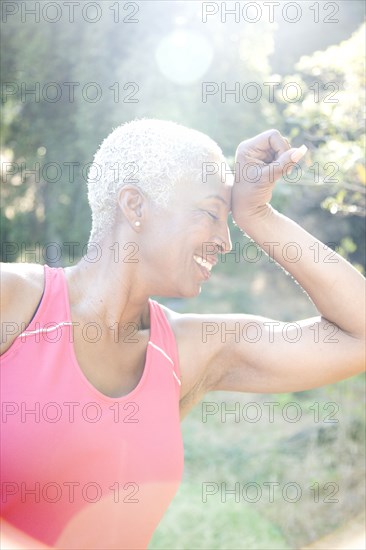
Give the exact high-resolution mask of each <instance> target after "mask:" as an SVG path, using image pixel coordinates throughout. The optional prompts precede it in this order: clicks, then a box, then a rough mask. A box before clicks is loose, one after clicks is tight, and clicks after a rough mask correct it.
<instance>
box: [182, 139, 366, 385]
mask: <svg viewBox="0 0 366 550" xmlns="http://www.w3.org/2000/svg"><path fill="white" fill-rule="evenodd" d="M305 152H306V148H300V149H291V148H290V145H289V143H288V142H287V140H285V139H284V138H283V137H282V136H281V135H280V134H279V132H277V131H274V130H270V131H268V132H265V133H263V134H260V135H259V136H256V137H255V138H253V139H252V140H248V141H245V142H243V143H241V144H240V145H239V147H238V150H237V154H236V178H235V183H234V188H233V193H232V215H233V219H234V221H235V222H236V224H237V225H238V226H239V227H240V228H241V229H242V230H243V231H244V232H245V233H247V234H248V235H249V236H250V237H251V238H252V239H253V240H254V241H255V242H256V243H257V244H258V245H259V246H261V247H262V248H263V249H264V250H265V251H266V252H267V253H268V254H269V255H270V256H271V257H272V258H274V259H275V260H276V261H277V262H278V263H279V264H280V265H281V266H282V267H283V268H284V269H285V270H286V271H287V272H288V273H290V274H291V275H292V276H293V277H294V278H295V279H296V280H297V281H298V282H299V284H300V285H301V286H302V287H303V288H304V289H305V290H306V292H307V293H308V295H309V296H310V298H311V300H312V301H313V302H314V304H315V306H316V307H317V309H318V311H319V317H314V318H312V319H306V320H300V321H298V322H296V323H292V324H289V323H283V322H280V321H277V320H272V319H266V318H263V317H256V316H252V315H221V316H216V315H215V316H197V317H196V318H195V320H194V321H193V319H192V321H193V322H194V323H196V331H197V333H198V332H201V340H202V347H204V346H205V345H206V347H207V350H208V348H209V351H207V353H209V354H210V362H209V363H210V364H209V366H208V373H209V374H208V376H207V387H208V389H214V390H233V391H252V392H268V393H272V392H273V393H274V392H288V391H302V390H306V389H310V388H313V387H317V386H321V385H325V384H330V383H333V382H336V381H338V380H341V379H343V378H347V377H350V376H353V375H355V374H357V373H360V372H362V371H363V370H364V368H365V303H366V300H365V279H364V278H363V277H362V275H361V274H360V273H358V272H357V271H356V270H355V269H354V268H353V267H352V266H351V265H350V264H349V263H348V262H347V261H345V260H344V259H343V258H341V257H340V256H339V255H338V254H336V253H335V252H334V251H332V250H331V249H329V248H328V247H327V246H325V245H324V244H323V243H321V242H320V241H318V240H317V239H316V238H315V237H313V236H312V235H310V234H309V233H308V232H307V231H305V230H304V229H302V228H301V227H300V226H299V225H298V224H296V223H295V222H293V221H292V220H290V219H289V218H287V217H286V216H283V215H281V214H280V213H278V212H277V211H276V210H274V209H273V208H272V207H271V206H270V205H269V201H270V199H271V196H272V190H273V187H274V184H275V181H276V180H277V179H278V178H279V177H280V176H281V175H282V173H283V171H284V170H286V169H288V168H290V167H291V165H293V164H294V162H296V161H298V160H299V159H300V158H301V157H302V156H303V154H304V153H305ZM243 174H245V175H246V178H247V179H245V178H244V177H243ZM258 174H259V176H260V177H259V178H258V177H257V176H258ZM284 299H285V297H284ZM198 317H199V318H200V319H198Z"/></svg>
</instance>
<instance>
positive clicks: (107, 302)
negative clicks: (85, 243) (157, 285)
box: [65, 241, 149, 328]
mask: <svg viewBox="0 0 366 550" xmlns="http://www.w3.org/2000/svg"><path fill="white" fill-rule="evenodd" d="M117 244H118V241H116V242H115V243H114V244H113V245H111V244H110V243H108V244H106V243H103V244H102V245H100V247H99V246H97V247H95V248H94V249H93V254H92V253H91V252H90V254H88V256H85V257H84V258H82V259H81V260H80V261H79V263H78V264H77V265H75V266H72V267H69V268H66V269H65V273H66V278H67V282H68V288H69V297H70V307H71V308H72V310H73V311H74V312H76V314H77V316H78V317H81V318H83V319H84V320H86V321H87V320H88V321H89V322H92V321H94V322H98V323H99V324H103V325H104V326H109V327H110V326H115V324H116V323H118V325H117V326H119V327H122V326H124V325H126V324H127V323H134V324H135V325H137V326H138V327H139V328H146V327H147V326H149V306H148V299H149V292H148V289H147V288H146V286H145V285H144V283H143V281H142V280H141V277H140V276H139V267H140V266H139V262H132V261H128V259H130V260H133V247H131V248H127V249H123V246H119V249H120V250H119V251H118V250H117ZM131 244H133V243H131ZM95 249H97V250H98V251H99V255H98V260H97V261H91V260H90V258H92V257H94V250H95ZM118 252H119V257H118ZM121 252H122V253H123V255H122V254H121ZM128 256H129V258H128ZM140 271H141V268H140Z"/></svg>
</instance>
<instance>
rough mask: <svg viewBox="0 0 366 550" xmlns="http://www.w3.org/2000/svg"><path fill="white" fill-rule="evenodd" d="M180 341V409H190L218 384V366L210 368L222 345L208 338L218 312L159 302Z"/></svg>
mask: <svg viewBox="0 0 366 550" xmlns="http://www.w3.org/2000/svg"><path fill="white" fill-rule="evenodd" d="M160 305H161V307H162V308H163V310H164V313H165V315H166V317H167V319H168V322H169V324H170V326H171V327H172V330H173V332H174V335H175V339H176V342H177V348H178V355H179V367H180V373H181V381H182V387H181V408H182V407H183V409H184V414H186V412H188V410H189V409H191V408H192V407H193V406H194V405H195V404H196V403H197V402H198V401H200V399H202V398H203V396H204V395H205V393H207V392H208V391H210V390H211V389H212V388H213V387H214V386H215V384H216V382H217V380H216V377H217V375H218V370H217V369H211V368H210V365H212V364H213V363H214V362H215V358H217V357H218V355H219V352H220V349H221V347H222V345H221V341H220V339H218V338H215V339H211V340H209V339H207V338H205V331H206V330H207V327H206V325H207V323H210V322H216V321H217V316H216V315H206V314H205V315H201V314H195V313H177V312H176V311H173V310H171V309H169V308H167V307H166V306H163V305H162V304H160Z"/></svg>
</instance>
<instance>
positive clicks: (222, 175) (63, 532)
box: [1, 120, 365, 549]
mask: <svg viewBox="0 0 366 550" xmlns="http://www.w3.org/2000/svg"><path fill="white" fill-rule="evenodd" d="M305 151H306V148H304V147H300V148H299V149H296V148H291V147H290V145H289V143H288V141H287V140H286V139H285V138H283V137H282V136H281V135H280V134H279V132H277V131H276V130H269V131H267V132H264V133H262V134H260V135H258V136H256V137H254V138H253V139H249V140H247V141H244V142H242V143H241V144H240V145H239V147H238V149H237V152H236V159H235V177H234V178H233V176H232V174H231V173H230V170H229V168H228V166H227V164H226V162H225V159H224V157H223V155H222V152H221V150H220V149H219V147H218V146H217V145H216V143H214V142H213V141H212V140H211V139H210V138H208V137H207V136H205V135H203V134H201V133H200V132H197V131H194V130H190V129H187V128H184V127H183V126H179V125H177V124H174V123H172V122H164V121H158V120H137V121H133V122H131V123H128V124H125V125H122V126H120V127H119V128H117V129H116V130H114V132H112V133H111V134H110V136H108V138H107V139H106V140H105V141H104V142H103V143H102V145H101V147H100V149H99V151H98V152H97V154H96V156H95V165H94V167H92V169H91V171H90V176H89V182H88V197H89V203H90V206H91V209H92V215H93V225H92V231H91V235H90V243H89V249H88V253H87V254H86V255H85V257H84V258H82V259H81V260H80V262H79V263H78V264H77V265H75V266H73V267H70V268H66V269H61V268H60V269H51V268H48V267H47V266H45V267H41V266H38V265H19V264H16V265H4V267H3V276H2V285H3V289H2V292H3V296H4V299H3V304H2V306H3V311H2V318H3V323H4V327H5V330H3V334H5V335H6V338H5V341H4V342H3V347H2V353H3V361H2V362H3V365H2V370H1V373H2V391H3V396H2V400H3V415H2V416H3V418H2V420H3V426H2V438H3V441H2V443H3V445H2V448H3V456H2V465H3V486H2V491H3V496H2V516H3V517H4V518H5V520H6V521H7V522H8V523H7V524H6V525H7V527H6V528H5V531H4V532H5V534H6V532H7V529H8V530H9V532H10V535H9V536H14V527H15V528H17V529H19V530H20V531H21V532H23V534H22V535H21V536H23V537H24V536H26V535H29V536H31V537H34V538H35V539H36V540H40V541H41V542H42V543H44V544H46V545H49V546H56V547H60V548H80V549H81V548H129V549H131V548H146V546H147V545H148V542H149V540H150V538H151V535H152V533H153V531H154V529H155V527H156V525H157V524H158V522H159V521H160V519H161V517H162V515H163V513H164V511H165V510H166V508H167V506H168V504H169V502H170V501H171V499H172V498H173V496H174V494H175V491H176V490H177V487H178V485H179V481H180V478H181V475H182V469H183V448H182V440H181V434H180V428H179V418H180V417H182V416H184V415H185V414H186V413H187V412H188V411H189V410H190V409H191V408H192V407H193V405H194V404H195V403H197V402H198V401H200V400H201V399H202V397H203V396H204V394H205V393H206V392H209V391H213V390H232V391H243V392H256V393H257V392H258V393H259V392H265V393H276V392H293V391H302V390H306V389H309V388H314V387H316V386H321V385H324V384H330V383H333V382H336V381H337V380H341V379H343V378H346V377H349V376H353V375H355V374H357V373H359V372H361V371H362V370H363V352H364V344H365V315H364V311H363V310H362V308H363V304H364V303H365V300H364V299H363V300H362V299H361V297H362V296H364V292H365V288H364V279H363V277H362V276H361V275H360V274H359V273H358V272H357V271H356V270H355V269H354V268H353V267H352V266H351V265H350V264H349V263H347V262H346V261H345V260H344V259H342V258H341V257H340V256H338V255H335V256H334V257H335V258H336V260H337V261H336V263H334V262H333V263H331V264H330V263H327V261H326V259H327V257H328V256H329V252H330V251H329V249H328V248H327V247H326V246H325V245H323V244H322V243H319V241H317V240H316V239H315V238H314V237H312V236H311V235H310V234H308V233H307V232H306V231H304V230H303V229H302V228H301V227H299V226H298V225H297V224H296V223H294V222H293V221H291V220H290V219H288V218H286V217H285V216H283V215H281V214H279V213H278V212H277V211H275V210H274V209H273V208H272V207H271V206H270V205H269V201H270V199H271V194H272V189H273V186H274V183H275V181H276V180H277V179H278V178H279V177H280V176H281V174H282V173H283V172H284V171H285V170H289V169H291V167H292V166H294V164H295V163H296V162H298V161H299V160H300V158H301V157H302V156H303V155H304V153H305ZM230 212H231V213H232V216H233V219H234V221H235V223H236V224H237V225H238V226H239V227H240V229H242V230H243V231H245V232H246V233H247V234H248V235H249V236H250V237H251V238H252V239H253V240H254V241H255V242H256V243H257V244H258V245H259V246H261V247H262V248H263V249H264V250H265V251H266V252H267V253H268V254H269V255H270V256H272V257H273V258H274V259H275V260H276V261H277V262H278V263H279V264H280V265H281V266H282V267H283V268H284V269H285V270H286V271H287V272H289V273H290V274H291V275H292V276H293V277H295V279H296V280H297V281H298V282H299V284H300V285H301V286H302V287H303V288H304V289H305V290H306V292H307V293H308V294H309V296H310V298H311V299H312V300H313V302H314V304H315V305H316V307H317V308H318V311H319V317H317V318H312V319H306V320H303V321H299V322H298V323H297V326H296V325H295V324H294V325H293V327H292V329H291V328H288V327H287V330H286V335H285V336H284V333H283V331H282V328H283V323H280V322H274V321H270V320H269V319H265V318H263V317H256V316H252V315H244V314H243V315H197V314H184V315H181V314H178V313H176V312H174V311H172V310H170V309H168V308H166V307H163V306H161V305H159V304H158V303H157V302H156V301H154V300H151V299H150V298H149V297H150V296H152V295H158V296H171V297H192V296H196V295H197V294H198V293H199V292H200V289H201V285H202V283H203V282H204V281H206V280H208V278H209V277H210V272H211V270H212V268H213V267H214V265H215V263H216V262H217V261H218V254H224V253H228V252H230V249H231V241H230V234H229V230H228V225H227V217H228V214H229V213H230ZM294 243H295V244H296V250H297V251H299V250H300V253H297V254H296V261H294V256H293V254H291V252H290V249H289V247H291V246H294ZM314 247H317V248H316V249H317V251H318V255H317V257H316V256H315V255H314ZM284 250H286V254H284V253H283V251H284ZM330 327H331V329H332V331H333V332H332V335H333V338H331V339H330V338H329V328H330ZM253 330H254V331H255V345H253V338H248V337H247V338H243V337H242V336H243V334H246V335H247V336H248V334H250V333H251V332H250V331H253ZM299 330H300V334H299ZM258 334H259V338H258ZM315 336H316V337H315ZM325 341H326V344H325ZM9 524H10V525H9ZM12 530H13V531H12ZM11 531H12V532H11ZM18 535H19V533H18ZM24 540H26V539H24ZM22 544H24V547H30V546H29V545H31V542H30V540H27V542H24V541H23V543H22ZM34 544H36V545H38V546H35V547H39V543H38V542H37V543H34ZM27 545H28V546H27Z"/></svg>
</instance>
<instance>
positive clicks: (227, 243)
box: [215, 221, 233, 254]
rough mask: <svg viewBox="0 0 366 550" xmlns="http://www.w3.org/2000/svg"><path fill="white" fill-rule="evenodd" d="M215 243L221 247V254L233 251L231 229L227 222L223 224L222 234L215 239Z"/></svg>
mask: <svg viewBox="0 0 366 550" xmlns="http://www.w3.org/2000/svg"><path fill="white" fill-rule="evenodd" d="M215 242H216V244H217V245H218V247H219V251H220V254H228V252H231V250H232V249H233V244H232V242H231V237H230V229H229V226H228V224H227V222H226V221H225V222H224V223H223V224H222V226H221V229H220V234H219V235H217V237H216V238H215Z"/></svg>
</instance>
